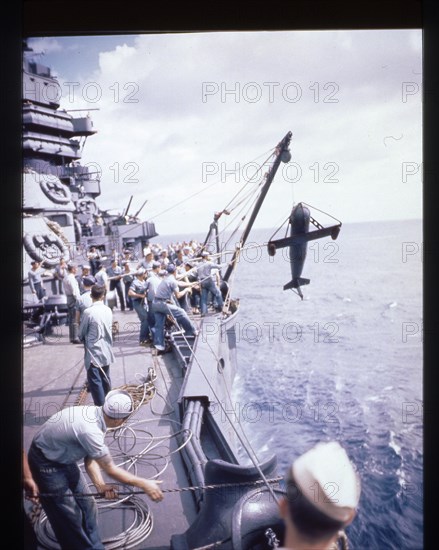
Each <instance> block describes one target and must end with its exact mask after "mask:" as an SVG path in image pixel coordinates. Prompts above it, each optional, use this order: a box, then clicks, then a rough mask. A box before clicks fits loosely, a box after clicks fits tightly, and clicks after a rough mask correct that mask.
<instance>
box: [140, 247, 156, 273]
mask: <svg viewBox="0 0 439 550" xmlns="http://www.w3.org/2000/svg"><path fill="white" fill-rule="evenodd" d="M143 255H144V257H143V259H142V260H140V262H139V264H138V265H137V269H140V268H143V269H145V270H146V271H150V270H151V269H152V262H153V261H154V254H153V252H152V250H151V249H150V248H149V246H148V247H146V248H144V249H143Z"/></svg>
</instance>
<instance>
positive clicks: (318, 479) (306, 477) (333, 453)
mask: <svg viewBox="0 0 439 550" xmlns="http://www.w3.org/2000/svg"><path fill="white" fill-rule="evenodd" d="M290 474H292V476H293V478H294V481H295V482H296V484H297V486H298V487H299V489H300V491H301V492H302V494H303V495H304V496H305V497H306V498H307V499H308V500H309V501H310V502H311V503H312V504H314V506H315V507H316V508H318V509H319V510H320V511H321V512H323V513H324V514H325V515H326V516H329V517H330V518H332V519H335V520H337V521H340V522H343V523H344V522H349V521H350V520H351V519H352V514H353V512H355V510H356V508H357V506H358V501H359V500H360V492H361V485H360V478H359V476H358V474H357V472H356V471H355V469H354V466H353V465H352V463H351V461H350V460H349V457H348V455H347V453H346V451H345V450H344V449H343V447H341V445H340V444H339V443H338V442H337V441H330V442H329V443H318V444H317V445H316V446H315V447H313V448H312V449H311V450H309V451H307V452H306V453H304V454H303V455H301V456H300V457H299V458H297V459H296V460H295V461H294V463H293V465H292V467H291V471H290ZM316 484H317V485H316ZM316 489H317V490H316Z"/></svg>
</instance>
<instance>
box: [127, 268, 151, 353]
mask: <svg viewBox="0 0 439 550" xmlns="http://www.w3.org/2000/svg"><path fill="white" fill-rule="evenodd" d="M145 279H146V270H145V269H144V268H143V267H140V268H139V269H138V270H137V271H136V272H135V276H134V280H133V282H132V283H131V285H130V288H129V290H128V296H130V298H131V302H132V304H133V307H134V309H135V311H136V313H137V317H138V318H139V321H140V333H139V345H141V346H147V345H148V344H149V343H150V342H151V341H152V333H151V329H150V326H149V323H148V311H147V309H148V305H147V302H146V280H145Z"/></svg>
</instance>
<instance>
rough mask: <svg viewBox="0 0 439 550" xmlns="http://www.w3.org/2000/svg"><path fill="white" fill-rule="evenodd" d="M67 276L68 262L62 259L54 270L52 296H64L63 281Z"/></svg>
mask: <svg viewBox="0 0 439 550" xmlns="http://www.w3.org/2000/svg"><path fill="white" fill-rule="evenodd" d="M66 275H67V262H66V260H65V258H61V259H60V261H59V263H58V264H57V265H56V266H55V269H54V270H53V281H52V294H64V287H63V284H62V282H63V279H64V277H65V276H66Z"/></svg>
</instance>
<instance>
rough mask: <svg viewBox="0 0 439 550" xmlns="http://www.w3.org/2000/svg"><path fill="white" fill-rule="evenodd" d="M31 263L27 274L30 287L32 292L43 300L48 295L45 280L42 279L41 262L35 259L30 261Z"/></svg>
mask: <svg viewBox="0 0 439 550" xmlns="http://www.w3.org/2000/svg"><path fill="white" fill-rule="evenodd" d="M30 265H31V268H30V271H29V272H28V274H27V276H28V279H29V287H30V289H31V292H32V294H36V296H37V298H38V300H42V299H43V298H44V296H45V295H46V292H45V290H44V287H43V281H42V275H43V274H42V273H41V270H40V267H41V263H40V262H37V261H35V260H34V261H32V262H31V263H30Z"/></svg>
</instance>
